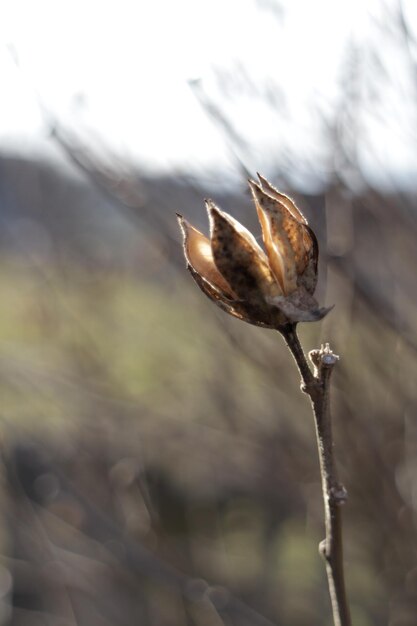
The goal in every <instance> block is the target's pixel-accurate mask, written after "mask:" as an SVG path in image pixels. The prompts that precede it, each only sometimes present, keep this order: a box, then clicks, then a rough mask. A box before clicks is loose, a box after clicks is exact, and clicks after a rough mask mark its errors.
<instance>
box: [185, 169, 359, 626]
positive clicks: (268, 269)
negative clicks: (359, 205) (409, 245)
mask: <svg viewBox="0 0 417 626" xmlns="http://www.w3.org/2000/svg"><path fill="white" fill-rule="evenodd" d="M258 176H259V180H260V184H257V183H255V182H254V181H249V186H250V188H251V191H252V195H253V199H254V201H255V205H256V210H257V213H258V217H259V221H260V224H261V227H262V236H263V241H264V245H265V250H266V252H264V251H263V250H262V248H261V247H260V246H259V245H258V243H257V241H256V239H255V238H254V237H253V235H252V234H251V233H250V232H249V231H248V230H247V229H246V228H245V227H244V226H242V225H241V224H240V223H239V222H238V221H236V220H235V219H234V218H233V217H232V216H230V215H228V214H227V213H225V212H224V211H221V210H220V209H219V208H218V207H216V205H215V204H214V202H213V201H212V200H206V207H207V211H208V215H209V220H210V239H208V238H207V237H205V236H204V235H203V234H202V233H200V232H199V231H198V230H196V229H195V228H194V227H193V226H191V224H189V223H188V222H187V221H186V220H185V219H184V218H183V217H182V216H181V215H178V220H179V224H180V227H181V230H182V233H183V238H184V254H185V258H186V261H187V267H188V269H189V271H190V272H191V275H192V277H193V279H194V280H195V282H196V283H197V285H198V286H199V287H200V289H201V290H202V291H203V293H205V294H206V296H208V297H209V298H210V299H211V300H213V301H214V302H215V303H216V304H217V305H218V306H219V307H220V308H221V309H223V310H224V311H226V312H227V313H229V314H230V315H232V316H234V317H237V318H239V319H241V320H244V321H245V322H248V323H250V324H254V325H256V326H262V327H265V328H271V329H275V330H278V331H279V332H280V333H281V334H282V335H283V337H284V339H285V341H286V343H287V345H288V348H289V349H290V351H291V353H292V355H293V357H294V359H295V361H296V363H297V366H298V369H299V371H300V374H301V379H302V381H301V390H302V391H303V392H305V393H306V394H308V395H309V396H310V400H311V404H312V408H313V413H314V418H315V425H316V436H317V446H318V453H319V460H320V471H321V481H322V488H323V499H324V512H325V528H326V537H325V539H324V541H323V542H322V543H321V544H320V553H321V554H322V556H323V558H324V560H325V563H326V571H327V577H328V582H329V591H330V597H331V602H332V609H333V619H334V624H335V626H349V625H350V623H351V622H350V615H349V606H348V603H347V598H346V591H345V583H344V571H343V541H342V519H341V506H342V505H343V504H344V503H345V501H346V498H347V493H346V490H345V488H344V487H343V485H341V484H340V483H339V481H338V478H337V471H336V466H335V462H334V459H333V438H332V429H331V415H330V407H329V385H330V377H331V374H332V371H333V368H334V366H335V365H336V363H337V361H338V358H339V357H338V356H337V355H335V354H334V353H333V352H332V350H331V349H330V348H329V344H326V346H324V347H323V346H322V347H321V348H320V349H319V350H313V351H311V352H310V353H309V358H310V361H311V362H312V364H313V367H314V369H313V371H312V370H311V368H310V366H309V364H308V362H307V359H306V356H305V354H304V351H303V348H302V346H301V344H300V341H299V339H298V336H297V332H296V327H297V324H298V323H299V322H313V321H317V320H320V319H322V318H323V317H324V316H325V315H326V314H327V313H328V312H329V311H330V309H331V308H332V307H330V308H319V306H318V304H317V301H316V300H315V298H314V295H313V294H314V291H315V288H316V283H317V261H318V244H317V240H316V237H315V235H314V233H313V231H312V230H311V228H310V227H309V226H308V224H307V220H306V219H305V217H304V216H303V214H302V213H301V211H300V210H299V209H298V208H297V206H296V205H295V203H294V202H293V201H292V200H291V199H290V198H289V197H287V196H286V195H284V194H282V193H280V192H279V191H278V190H277V189H275V188H274V187H273V186H272V185H271V184H270V183H269V182H268V181H267V180H266V179H265V178H264V177H262V176H260V175H258Z"/></svg>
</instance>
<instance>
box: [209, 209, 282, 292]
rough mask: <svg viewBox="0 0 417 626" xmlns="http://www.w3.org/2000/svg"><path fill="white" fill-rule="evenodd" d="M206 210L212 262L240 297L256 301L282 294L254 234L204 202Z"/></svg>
mask: <svg viewBox="0 0 417 626" xmlns="http://www.w3.org/2000/svg"><path fill="white" fill-rule="evenodd" d="M207 209H208V211H209V216H210V232H211V248H212V251H213V257H214V262H215V264H216V266H217V269H218V270H219V272H220V273H221V274H222V275H223V276H224V278H225V279H226V281H227V282H228V283H229V284H230V286H231V288H232V289H233V291H234V292H235V293H236V294H237V295H238V296H239V298H242V299H243V300H247V301H249V302H259V301H260V300H262V298H263V297H272V296H275V295H279V294H281V293H282V290H281V289H280V287H279V285H278V284H277V282H276V280H275V278H274V275H273V273H272V271H271V269H270V267H269V263H268V259H267V256H266V254H265V253H264V252H263V250H262V249H261V248H260V247H259V245H258V243H257V242H256V240H255V238H254V237H253V235H252V234H251V233H250V232H249V231H248V230H247V229H246V228H244V226H242V225H241V224H239V222H237V221H236V220H234V219H233V218H232V217H231V216H230V215H228V214H227V213H224V212H223V211H220V210H219V209H218V208H217V207H216V206H215V204H214V203H213V202H211V201H207Z"/></svg>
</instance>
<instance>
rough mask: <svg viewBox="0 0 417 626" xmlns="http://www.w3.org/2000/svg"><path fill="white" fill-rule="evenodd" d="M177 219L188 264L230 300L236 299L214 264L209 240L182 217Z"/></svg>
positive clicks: (179, 216)
mask: <svg viewBox="0 0 417 626" xmlns="http://www.w3.org/2000/svg"><path fill="white" fill-rule="evenodd" d="M177 217H178V223H179V225H180V228H181V231H182V235H183V241H184V254H185V258H186V260H187V263H188V264H189V265H190V266H191V267H192V268H193V269H194V270H195V271H196V272H197V274H199V275H200V276H202V277H203V278H204V279H205V280H206V281H208V282H209V283H210V284H211V285H213V286H214V287H215V288H216V289H217V290H218V291H221V292H222V293H224V294H225V295H226V296H227V297H228V298H235V297H236V295H235V294H234V293H233V291H232V289H231V288H230V285H229V284H228V283H227V281H226V280H225V279H224V278H223V276H222V275H221V274H220V272H219V270H218V269H217V267H216V264H215V263H214V259H213V253H212V251H211V245H210V241H209V239H207V237H205V236H204V235H203V234H202V233H200V231H198V230H197V229H196V228H194V226H191V224H190V223H189V222H187V220H186V219H184V218H183V217H182V215H179V214H177Z"/></svg>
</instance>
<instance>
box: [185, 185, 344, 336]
mask: <svg viewBox="0 0 417 626" xmlns="http://www.w3.org/2000/svg"><path fill="white" fill-rule="evenodd" d="M259 180H260V181H261V185H258V184H257V183H255V182H253V181H249V184H250V187H251V190H252V194H253V197H254V200H255V204H256V208H257V212H258V216H259V221H260V223H261V227H262V234H263V240H264V244H265V249H266V253H267V254H265V252H264V251H263V250H262V248H261V247H260V246H259V244H258V243H257V241H256V239H255V238H254V237H253V235H252V234H251V233H250V232H249V231H248V230H247V229H246V228H245V227H244V226H242V224H240V223H239V222H238V221H237V220H235V219H234V218H233V217H232V216H231V215H228V214H227V213H225V212H224V211H221V210H220V209H219V208H217V207H216V205H215V204H214V203H213V202H212V201H211V200H206V206H207V210H208V214H209V219H210V239H208V238H207V237H205V236H204V235H203V234H202V233H200V232H199V231H198V230H197V229H195V228H194V227H193V226H191V224H189V223H188V222H187V221H186V220H185V219H184V218H183V217H181V216H180V215H179V216H178V220H179V223H180V226H181V230H182V233H183V237H184V253H185V257H186V259H187V267H188V269H189V271H190V273H191V275H192V277H193V279H194V280H195V282H196V283H197V285H198V286H199V288H200V289H201V291H202V292H203V293H204V294H205V295H206V296H207V297H208V298H210V299H211V300H212V301H213V302H215V304H217V306H219V307H220V308H221V309H222V310H223V311H225V312H226V313H229V314H230V315H232V316H233V317H236V318H237V319H240V320H243V321H245V322H247V323H249V324H254V325H256V326H262V327H265V328H275V329H282V328H283V327H284V326H286V325H287V324H294V323H297V322H313V321H317V320H320V319H322V318H323V317H324V316H325V315H326V314H327V313H328V312H329V311H330V310H331V309H332V308H333V307H329V308H319V306H318V304H317V301H316V300H315V298H314V297H313V293H314V290H315V287H316V282H317V261H318V245H317V240H316V237H315V235H314V233H313V231H312V230H311V228H310V227H309V226H308V224H307V220H306V219H305V217H304V216H303V215H302V213H301V211H299V209H298V208H297V207H296V205H295V204H294V202H293V201H292V200H291V199H290V198H288V197H287V196H285V195H284V194H281V193H280V192H279V191H277V190H276V189H275V188H274V187H273V186H272V185H271V184H270V183H269V182H268V181H267V180H266V179H265V178H263V177H262V176H259Z"/></svg>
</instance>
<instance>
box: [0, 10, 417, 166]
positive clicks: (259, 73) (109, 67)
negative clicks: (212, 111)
mask: <svg viewBox="0 0 417 626" xmlns="http://www.w3.org/2000/svg"><path fill="white" fill-rule="evenodd" d="M396 5H397V3H396V2H395V1H394V0H389V1H388V0H387V2H386V3H382V2H378V1H376V0H367V1H363V0H362V1H361V0H350V1H335V0H315V1H314V2H311V1H309V0H291V1H289V0H287V1H285V2H282V3H276V2H274V0H258V1H256V0H200V1H199V0H176V1H175V2H173V1H172V0H152V1H147V2H142V1H140V0H136V1H133V0H118V1H117V2H116V1H114V0H111V1H107V2H105V1H103V0H101V1H99V0H97V1H96V0H89V1H88V0H71V2H69V1H68V2H67V1H61V2H56V0H36V2H33V0H32V1H31V0H13V1H12V2H7V3H6V2H4V3H3V11H2V14H3V19H2V22H1V25H0V29H1V30H0V37H1V47H0V72H1V76H2V98H1V99H0V141H1V144H2V145H3V146H5V147H6V146H12V147H15V146H19V149H25V148H27V147H29V146H33V145H34V144H36V143H37V142H38V141H39V137H42V135H45V124H44V120H43V118H42V114H41V111H40V107H39V102H41V103H42V105H43V106H45V107H46V108H47V109H48V110H49V111H51V112H52V113H53V114H54V115H56V116H57V117H58V119H59V120H60V121H61V122H62V123H64V124H65V125H66V126H68V127H69V128H72V129H75V130H76V131H77V132H78V133H80V134H81V135H82V136H83V137H87V136H95V137H99V138H100V140H101V141H103V142H104V143H105V144H107V145H109V146H111V148H112V149H114V150H116V151H117V152H118V153H120V155H121V156H122V157H126V158H129V159H133V160H134V161H136V160H140V162H142V163H143V164H144V165H145V166H146V167H148V168H160V169H164V170H172V169H175V170H177V171H186V170H188V169H191V170H192V171H194V170H198V169H204V168H208V169H213V168H218V167H222V168H224V171H225V172H227V173H228V174H229V175H232V176H233V175H235V176H236V175H237V167H236V164H235V161H234V159H233V157H232V156H231V154H230V149H229V147H228V145H227V142H226V141H225V137H224V134H223V133H222V132H221V130H220V129H219V127H218V125H216V124H215V123H213V120H212V119H210V116H208V115H207V113H206V111H205V110H204V109H203V108H202V106H201V104H200V103H199V101H198V99H197V98H196V95H195V91H193V90H192V89H191V87H190V83H189V81H193V80H200V81H201V83H200V84H201V85H202V86H203V89H204V92H205V93H206V94H208V96H209V98H210V100H211V101H212V102H214V103H215V104H216V105H217V106H219V107H220V108H221V110H222V111H223V112H224V114H225V115H226V116H227V118H228V120H229V121H231V122H232V125H233V128H234V129H235V130H236V133H237V135H238V136H239V138H240V140H241V145H238V147H237V151H238V152H239V150H240V152H241V156H242V157H243V158H244V159H246V160H247V165H248V166H249V167H250V168H256V169H262V170H265V169H268V163H272V162H274V160H275V158H276V155H277V154H278V153H279V151H280V149H281V148H282V147H284V148H285V147H286V146H287V147H288V146H291V147H295V149H296V151H297V150H300V151H301V152H302V153H303V154H304V155H305V154H306V153H307V154H308V155H309V157H310V158H309V159H308V160H310V161H314V159H318V160H320V159H321V158H322V157H323V140H322V137H321V134H320V133H321V130H322V127H320V128H319V124H318V121H320V118H324V119H326V118H327V117H328V116H329V115H331V112H332V111H333V110H334V108H335V107H336V106H337V103H338V102H339V99H340V84H341V78H342V75H341V67H342V65H343V63H344V64H345V65H346V62H347V61H346V60H347V58H348V53H347V51H348V50H352V46H354V47H355V49H356V50H357V51H358V59H359V67H360V68H361V70H360V74H361V76H359V77H358V85H359V86H358V91H359V93H360V94H361V97H363V98H364V101H365V102H366V105H367V106H366V107H365V108H366V110H367V113H365V115H364V119H362V118H361V128H360V131H359V132H360V133H362V134H363V136H364V137H365V136H366V138H367V142H366V146H365V147H364V148H363V149H362V148H361V159H362V161H363V163H364V165H365V167H366V168H368V170H369V169H370V171H371V172H372V169H373V168H374V169H378V170H381V171H382V172H384V171H385V170H386V171H387V172H389V175H390V176H391V175H393V176H394V177H396V176H397V177H403V178H406V177H407V176H414V178H415V175H416V174H417V159H416V156H417V150H416V145H417V137H416V133H415V131H414V129H415V128H417V124H416V122H417V110H416V109H417V107H416V99H415V95H416V94H413V93H412V92H411V91H410V89H411V87H410V75H411V72H410V67H411V65H412V63H410V59H412V58H413V54H414V50H412V49H411V50H410V49H408V50H405V49H404V50H399V49H398V43H397V42H396V38H395V36H392V35H390V33H389V31H390V28H391V27H392V25H391V24H390V20H388V19H387V15H389V11H390V10H391V9H392V10H394V9H395V8H396ZM411 6H412V3H411V2H409V3H404V5H403V8H404V11H405V13H406V15H407V17H408V19H409V23H410V25H411V26H412V25H413V22H415V19H414V18H415V17H416V15H417V11H416V10H415V9H414V10H413V12H412V13H410V11H411ZM414 6H415V5H414ZM384 7H385V8H384ZM386 7H388V9H387V8H386ZM390 7H391V9H390ZM387 11H388V13H387ZM385 28H386V29H387V33H385V34H384V29H385ZM378 38H379V39H378ZM381 42H382V44H383V45H382V46H381ZM384 48H385V51H384ZM373 49H378V50H379V54H380V56H381V59H380V61H379V63H380V64H381V63H382V69H383V74H385V75H386V77H388V78H387V81H386V85H388V83H390V87H389V88H388V87H386V88H385V90H384V89H380V90H379V91H378V90H377V88H376V87H375V88H374V91H376V93H370V92H371V91H372V89H373V87H372V84H371V83H370V82H369V77H368V78H367V77H366V72H370V71H371V70H370V69H369V68H370V65H369V64H370V63H371V62H373V58H372V54H373V52H372V50H373ZM407 54H408V55H409V58H408V59H407ZM367 55H368V56H367ZM368 57H369V58H368ZM16 60H17V61H18V66H17V65H16ZM416 63H417V61H416ZM367 64H368V65H367ZM355 71H356V70H355ZM388 79H389V80H388ZM362 124H363V126H362ZM235 148H236V146H235ZM375 153H376V154H377V159H375ZM377 161H378V162H377Z"/></svg>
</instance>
